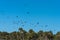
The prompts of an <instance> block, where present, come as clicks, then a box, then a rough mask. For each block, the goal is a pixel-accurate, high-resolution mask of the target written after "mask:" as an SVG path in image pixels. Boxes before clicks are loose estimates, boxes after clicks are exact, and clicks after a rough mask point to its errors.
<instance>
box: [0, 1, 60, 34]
mask: <svg viewBox="0 0 60 40" xmlns="http://www.w3.org/2000/svg"><path fill="white" fill-rule="evenodd" d="M46 26H47V27H46ZM19 27H22V28H23V29H25V30H26V31H28V30H29V29H33V30H34V31H36V32H38V31H39V30H44V31H49V30H52V31H53V33H56V32H58V31H60V29H59V28H60V0H0V31H7V32H12V31H18V28H19Z"/></svg>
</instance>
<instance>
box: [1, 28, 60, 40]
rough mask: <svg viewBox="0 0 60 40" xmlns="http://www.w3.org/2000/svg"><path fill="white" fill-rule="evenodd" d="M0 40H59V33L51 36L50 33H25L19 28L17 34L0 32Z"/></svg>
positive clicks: (30, 31)
mask: <svg viewBox="0 0 60 40" xmlns="http://www.w3.org/2000/svg"><path fill="white" fill-rule="evenodd" d="M0 40H60V32H57V33H56V34H53V33H52V31H48V32H47V31H46V32H43V31H42V30H40V31H39V32H35V31H33V30H32V29H30V30H29V31H28V32H27V31H25V30H24V29H23V28H19V31H18V32H16V31H14V32H11V33H8V32H0Z"/></svg>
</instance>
